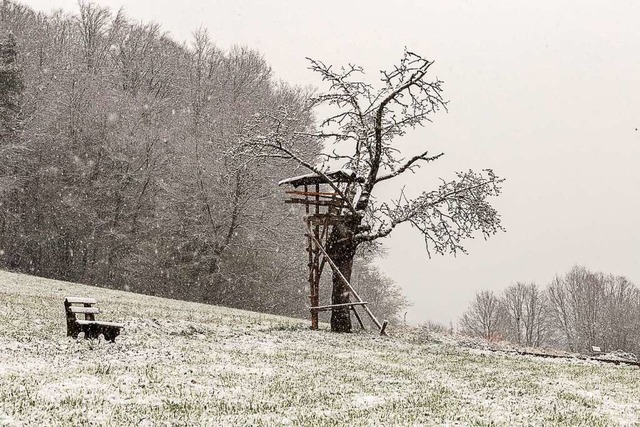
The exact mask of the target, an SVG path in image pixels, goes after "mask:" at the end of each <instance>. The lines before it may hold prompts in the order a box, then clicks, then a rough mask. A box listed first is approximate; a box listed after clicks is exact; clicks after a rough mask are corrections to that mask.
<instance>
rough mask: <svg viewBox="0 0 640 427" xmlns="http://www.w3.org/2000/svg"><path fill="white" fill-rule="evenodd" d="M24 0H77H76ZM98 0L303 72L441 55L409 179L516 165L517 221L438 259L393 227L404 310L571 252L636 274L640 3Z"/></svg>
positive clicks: (494, 285)
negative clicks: (418, 162) (314, 63)
mask: <svg viewBox="0 0 640 427" xmlns="http://www.w3.org/2000/svg"><path fill="white" fill-rule="evenodd" d="M24 3H25V4H28V5H30V6H31V7H33V8H35V9H37V10H43V11H51V10H52V8H54V7H55V8H62V9H64V10H66V11H70V12H76V11H77V6H76V2H75V1H74V0H30V1H26V2H24ZM97 3H99V4H103V5H107V6H110V7H111V8H112V9H113V10H116V9H117V8H119V7H120V6H122V7H124V9H125V12H126V14H127V16H129V17H130V18H132V19H134V20H139V21H143V22H149V21H154V22H157V23H159V24H161V26H162V28H163V29H164V30H165V31H167V32H169V33H170V35H171V36H173V38H174V39H176V40H178V41H186V40H189V39H190V37H191V34H192V32H193V31H194V30H196V29H197V28H199V27H201V26H202V27H205V28H207V29H208V31H209V34H210V36H211V38H212V39H213V41H214V42H215V43H216V44H217V45H218V46H219V47H221V48H228V47H230V46H231V45H233V44H242V45H247V46H249V47H252V48H256V49H258V50H260V51H261V52H262V53H263V54H264V56H265V58H266V60H267V61H268V62H269V63H270V64H271V66H272V67H273V70H274V72H275V74H276V76H277V77H279V78H282V79H283V80H286V81H288V82H289V83H293V84H301V85H308V84H312V85H317V84H319V83H320V82H319V80H318V79H317V77H316V76H315V75H314V74H313V73H311V72H310V71H309V70H307V62H306V60H305V59H304V58H305V57H307V56H308V57H312V58H315V59H320V60H322V61H324V62H325V63H331V64H336V65H341V64H346V63H347V62H351V63H356V64H359V65H362V66H364V67H365V69H366V70H368V71H369V73H370V76H371V77H372V78H377V71H378V70H379V69H381V68H387V67H389V66H391V65H393V64H394V63H395V62H396V61H397V60H398V59H399V58H400V56H401V54H402V51H403V49H404V47H405V46H407V47H408V48H409V49H410V50H412V51H415V52H418V53H421V54H423V55H424V56H426V57H428V58H431V59H434V60H435V61H436V64H435V65H434V66H433V67H432V68H431V70H432V71H433V73H434V74H433V75H434V76H437V77H439V78H440V79H442V80H444V81H445V86H444V87H445V97H446V98H447V99H449V100H450V104H449V112H448V113H442V114H440V115H438V116H435V117H434V118H433V119H434V123H433V124H432V125H429V126H427V127H426V128H424V129H421V130H418V131H416V132H414V133H412V134H410V135H408V136H407V137H406V138H405V139H404V140H403V142H402V143H401V144H402V146H403V147H406V153H407V155H411V154H413V153H415V152H417V151H418V150H422V149H424V148H425V147H426V148H431V149H432V150H433V152H438V151H444V152H445V153H446V154H445V157H444V158H443V159H442V160H440V161H439V162H437V163H436V164H432V165H430V166H429V167H428V168H425V169H422V171H421V172H420V173H418V174H416V175H413V176H408V177H406V179H405V180H404V181H403V183H402V184H405V185H406V186H407V188H408V189H409V190H410V191H415V192H417V191H418V190H420V189H423V188H425V187H426V185H425V184H424V182H425V181H429V182H432V180H433V178H434V177H437V176H442V177H445V178H448V177H452V176H453V172H454V171H458V170H465V169H468V168H473V169H482V168H492V169H494V170H495V171H496V173H497V174H499V175H500V176H503V177H505V178H507V182H506V183H505V185H504V194H503V195H502V196H501V197H500V198H499V199H496V200H495V205H496V206H497V207H498V209H499V211H500V213H501V215H502V218H503V223H504V225H505V227H506V228H507V232H506V233H502V234H500V235H498V236H495V237H493V238H492V239H490V240H488V241H483V240H482V239H481V238H480V237H478V238H477V239H476V240H474V241H471V242H469V243H468V244H467V248H468V250H469V255H459V256H458V257H457V258H454V257H451V256H448V257H441V256H436V257H434V258H432V259H428V257H427V254H426V252H425V251H424V244H423V241H422V239H421V238H420V236H419V234H418V233H417V232H416V231H415V230H412V229H411V228H409V227H406V228H404V229H402V228H400V229H398V230H397V231H396V232H395V234H393V235H392V236H391V237H389V238H387V239H386V241H385V244H386V245H387V247H388V256H387V257H386V258H385V259H383V260H381V261H380V265H381V266H382V268H383V270H384V271H385V272H386V273H387V275H389V276H390V277H391V278H392V279H394V280H395V281H396V282H397V283H399V284H400V285H401V286H402V288H403V289H404V290H405V294H406V295H407V296H408V297H409V298H410V300H411V301H412V302H413V307H412V308H411V309H410V310H409V312H408V315H407V319H408V320H409V321H411V322H416V323H417V322H422V321H424V320H426V319H428V318H429V319H433V320H437V321H440V322H446V323H448V322H449V321H454V322H455V321H457V319H458V318H459V317H460V315H461V314H462V312H463V311H464V309H465V308H466V307H467V305H468V303H469V301H470V300H471V299H472V298H473V296H474V293H475V292H476V291H478V290H481V289H494V290H497V291H499V290H501V289H503V288H504V287H506V286H508V285H509V284H511V283H513V282H515V281H527V282H529V281H535V282H537V283H538V284H540V285H546V284H547V283H548V282H549V281H551V279H552V278H553V276H554V275H555V274H557V273H560V274H562V273H564V272H566V271H567V270H568V269H569V268H571V267H572V266H573V265H575V264H579V265H585V266H586V267H588V268H590V269H594V270H601V271H604V272H607V273H614V274H621V275H625V276H627V277H629V278H630V279H631V280H632V281H633V282H634V283H636V284H638V285H640V220H639V217H640V214H639V212H638V209H639V208H640V171H638V169H637V168H638V163H639V161H640V130H637V129H636V128H640V3H638V2H636V1H630V0H617V1H616V2H610V1H605V0H603V1H594V0H588V1H581V2H575V1H564V0H539V1H535V2H514V1H513V0H499V1H498V0H493V1H491V2H488V1H483V2H481V1H476V0H466V1H465V0H448V1H439V2H436V1H425V0H422V1H421V0H415V1H400V0H399V1H395V2H380V1H345V0H342V1H334V0H323V1H315V2H311V1H299V0H298V1H282V0H271V1H266V0H265V1H258V0H244V1H238V2H231V1H227V2H223V1H213V0H208V1H205V0H183V1H175V0H112V1H109V0H101V1H98V2H97ZM425 189H428V188H425ZM385 191H387V192H388V193H389V195H394V194H395V191H396V190H395V189H393V188H386V189H385Z"/></svg>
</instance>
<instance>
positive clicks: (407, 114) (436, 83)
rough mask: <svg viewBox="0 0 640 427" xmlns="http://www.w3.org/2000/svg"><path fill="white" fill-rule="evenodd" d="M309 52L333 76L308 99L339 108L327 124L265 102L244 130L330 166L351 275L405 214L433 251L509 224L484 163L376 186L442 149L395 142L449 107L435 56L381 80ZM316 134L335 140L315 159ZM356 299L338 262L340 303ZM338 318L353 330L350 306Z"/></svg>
mask: <svg viewBox="0 0 640 427" xmlns="http://www.w3.org/2000/svg"><path fill="white" fill-rule="evenodd" d="M310 62H311V67H310V68H311V69H312V70H313V71H315V72H316V73H318V74H319V75H320V77H321V78H322V79H323V80H324V81H325V82H327V83H328V85H329V90H328V92H327V93H324V94H321V95H318V96H315V97H313V98H311V99H310V100H309V103H310V107H318V106H324V107H327V108H328V110H330V111H333V113H330V114H329V115H328V117H326V118H325V119H323V120H322V121H321V123H320V128H319V130H317V131H315V130H312V129H308V130H307V131H305V132H300V131H298V130H297V129H296V128H295V125H296V124H297V123H298V119H297V117H295V115H294V114H292V113H291V111H289V110H287V109H286V108H280V109H278V110H276V111H270V112H265V113H264V114H263V115H262V116H260V117H258V120H256V122H255V123H254V125H253V127H254V130H255V132H253V136H252V137H251V138H245V145H246V146H248V147H250V148H251V149H252V150H253V151H254V153H255V152H257V153H258V155H262V156H268V157H278V158H285V159H293V160H294V161H296V162H297V163H299V164H300V165H302V166H304V167H305V168H307V169H309V170H310V171H312V172H314V173H316V174H318V175H320V176H322V177H323V178H324V179H325V180H326V181H327V182H329V183H330V184H331V185H332V186H333V187H334V190H335V191H336V192H338V193H339V194H340V195H341V196H342V198H343V199H344V200H345V201H346V203H347V204H348V208H347V209H348V214H347V215H345V216H344V220H343V221H342V222H341V223H339V224H337V225H335V226H334V227H333V230H332V233H331V235H330V236H329V242H328V248H327V249H328V253H329V255H330V257H331V258H332V259H333V261H334V262H335V264H336V266H337V267H338V269H339V270H340V271H341V272H342V274H343V275H344V277H345V278H346V279H347V280H349V279H350V277H351V270H352V267H353V259H354V256H355V254H356V249H357V248H358V246H360V245H362V244H365V243H370V242H373V241H375V240H377V239H379V238H382V237H385V236H387V235H389V234H390V233H391V232H392V231H393V229H394V228H395V227H397V226H398V225H400V224H405V223H407V224H411V225H412V226H414V227H415V228H417V229H418V230H419V231H420V233H421V234H422V235H423V237H424V240H425V244H426V248H427V251H428V252H429V253H431V252H435V253H439V254H444V253H454V254H455V253H456V252H458V251H464V248H463V246H462V244H461V242H462V240H463V239H465V238H467V237H471V235H472V233H473V232H474V231H480V232H481V233H482V234H483V235H484V236H485V237H487V236H490V235H492V234H494V233H496V232H497V231H498V230H500V229H501V226H500V217H499V215H498V213H497V212H496V210H495V209H494V208H493V207H492V206H491V204H490V203H489V198H490V197H492V196H497V195H498V194H499V193H500V183H501V182H502V180H501V179H500V178H498V177H497V176H496V175H495V174H494V173H493V171H491V170H488V169H487V170H484V171H483V172H482V173H476V172H473V171H466V172H460V173H458V174H457V178H456V179H453V180H449V181H445V180H442V182H441V184H440V186H439V187H438V188H436V189H434V190H430V191H424V192H423V193H422V194H421V195H420V196H418V197H416V198H413V199H411V198H409V197H407V195H406V194H405V193H404V192H402V191H401V192H400V194H399V195H398V197H397V199H395V200H379V199H377V198H376V196H375V189H376V187H377V185H378V184H379V183H381V182H384V181H387V180H392V179H394V178H398V177H400V176H402V175H403V174H405V173H407V172H414V171H415V170H416V169H417V168H418V167H419V166H420V165H422V164H427V163H430V162H433V161H435V160H437V159H439V158H440V157H441V156H442V155H443V154H442V153H435V154H432V153H430V152H429V151H427V150H425V151H423V152H421V153H417V154H415V155H411V156H408V157H406V158H405V157H404V156H403V155H402V153H401V152H400V150H399V148H398V145H397V142H396V140H397V138H398V137H402V136H404V135H405V134H406V132H407V131H408V130H410V129H413V128H416V127H418V126H422V125H424V124H425V123H426V122H428V121H430V117H431V115H432V114H434V113H435V112H437V111H438V110H441V109H444V108H445V107H446V102H445V101H444V100H443V98H442V82H441V81H440V80H438V79H435V80H431V81H430V80H428V79H427V74H428V72H429V69H430V68H431V66H432V65H433V61H429V60H427V59H424V58H423V57H421V56H420V55H417V54H415V53H413V52H409V51H405V53H404V56H403V57H402V59H401V60H400V62H399V63H398V64H397V65H395V66H394V67H393V68H392V69H390V70H388V71H381V81H382V84H381V85H380V87H379V88H375V87H374V86H373V85H371V84H369V83H367V82H365V81H363V80H361V76H362V75H363V74H364V72H363V69H362V68H361V67H358V66H355V65H350V66H348V67H346V68H342V69H336V68H334V67H331V66H329V65H326V64H324V63H322V62H320V61H316V60H310ZM325 111H326V110H325ZM264 129H268V131H266V132H265V131H264ZM310 140H317V141H321V142H322V143H323V144H324V145H325V147H327V152H325V154H324V155H323V158H324V162H323V165H320V166H316V161H315V159H313V158H307V157H304V156H303V155H302V154H301V153H300V149H299V147H304V146H305V145H306V144H308V141H310ZM331 164H333V165H335V164H338V165H339V166H342V167H345V168H349V169H351V170H353V171H354V172H355V173H356V174H357V176H358V177H360V178H361V180H362V183H361V184H359V188H358V189H354V188H351V189H350V191H347V192H346V193H348V194H345V192H343V191H341V189H340V188H338V186H336V185H334V184H333V183H331V180H330V179H328V178H327V177H326V175H325V173H324V172H325V171H326V167H328V166H329V165H331ZM354 195H359V197H357V198H354ZM349 301H350V295H349V290H348V287H347V285H346V284H345V283H344V281H343V280H342V278H341V277H340V275H338V274H335V272H334V277H333V292H332V303H333V304H343V303H348V302H349ZM331 328H332V330H333V331H337V332H347V331H350V330H351V322H350V316H349V310H348V309H347V308H346V307H345V308H344V309H334V310H333V311H332V317H331Z"/></svg>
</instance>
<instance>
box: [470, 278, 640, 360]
mask: <svg viewBox="0 0 640 427" xmlns="http://www.w3.org/2000/svg"><path fill="white" fill-rule="evenodd" d="M460 327H461V329H462V331H463V332H465V333H468V334H470V335H473V336H478V337H482V338H485V339H488V340H497V339H505V340H508V341H510V342H513V343H516V344H520V345H525V346H536V347H539V346H547V347H557V348H562V349H567V350H571V351H578V352H585V351H586V352H588V351H591V349H592V347H594V346H596V347H600V348H601V349H602V350H603V351H616V350H622V351H627V352H633V353H638V352H640V290H639V289H638V288H637V287H636V286H635V285H634V284H633V283H631V282H630V281H629V280H628V279H627V278H626V277H624V276H614V275H612V274H605V273H601V272H592V271H590V270H588V269H587V268H585V267H580V266H575V267H573V268H572V269H571V270H569V271H568V272H567V273H566V274H564V275H561V276H560V275H558V276H556V277H555V278H554V279H553V280H552V281H551V283H550V284H549V285H548V286H547V287H546V288H541V287H539V286H538V285H536V284H535V283H529V284H525V283H515V284H513V285H511V286H509V287H507V288H506V289H505V290H504V291H503V292H502V293H500V294H496V293H494V292H492V291H486V290H485V291H481V292H478V293H477V294H476V296H475V298H474V299H473V300H472V302H471V304H470V306H469V307H468V309H467V310H466V311H465V313H464V314H463V316H462V318H461V319H460Z"/></svg>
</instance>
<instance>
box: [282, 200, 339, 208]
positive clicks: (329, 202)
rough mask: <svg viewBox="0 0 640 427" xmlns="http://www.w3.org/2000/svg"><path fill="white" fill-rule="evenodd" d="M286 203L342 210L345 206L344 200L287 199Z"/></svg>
mask: <svg viewBox="0 0 640 427" xmlns="http://www.w3.org/2000/svg"><path fill="white" fill-rule="evenodd" d="M284 202H285V203H298V204H301V205H316V206H334V207H337V208H341V207H343V206H344V202H343V201H342V200H306V199H287V200H285V201H284Z"/></svg>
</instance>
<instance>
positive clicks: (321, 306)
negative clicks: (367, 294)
mask: <svg viewBox="0 0 640 427" xmlns="http://www.w3.org/2000/svg"><path fill="white" fill-rule="evenodd" d="M366 304H369V303H368V302H366V301H354V302H346V303H344V304H329V305H319V306H317V307H309V310H328V309H331V308H339V307H351V306H352V305H363V306H364V305H366Z"/></svg>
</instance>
